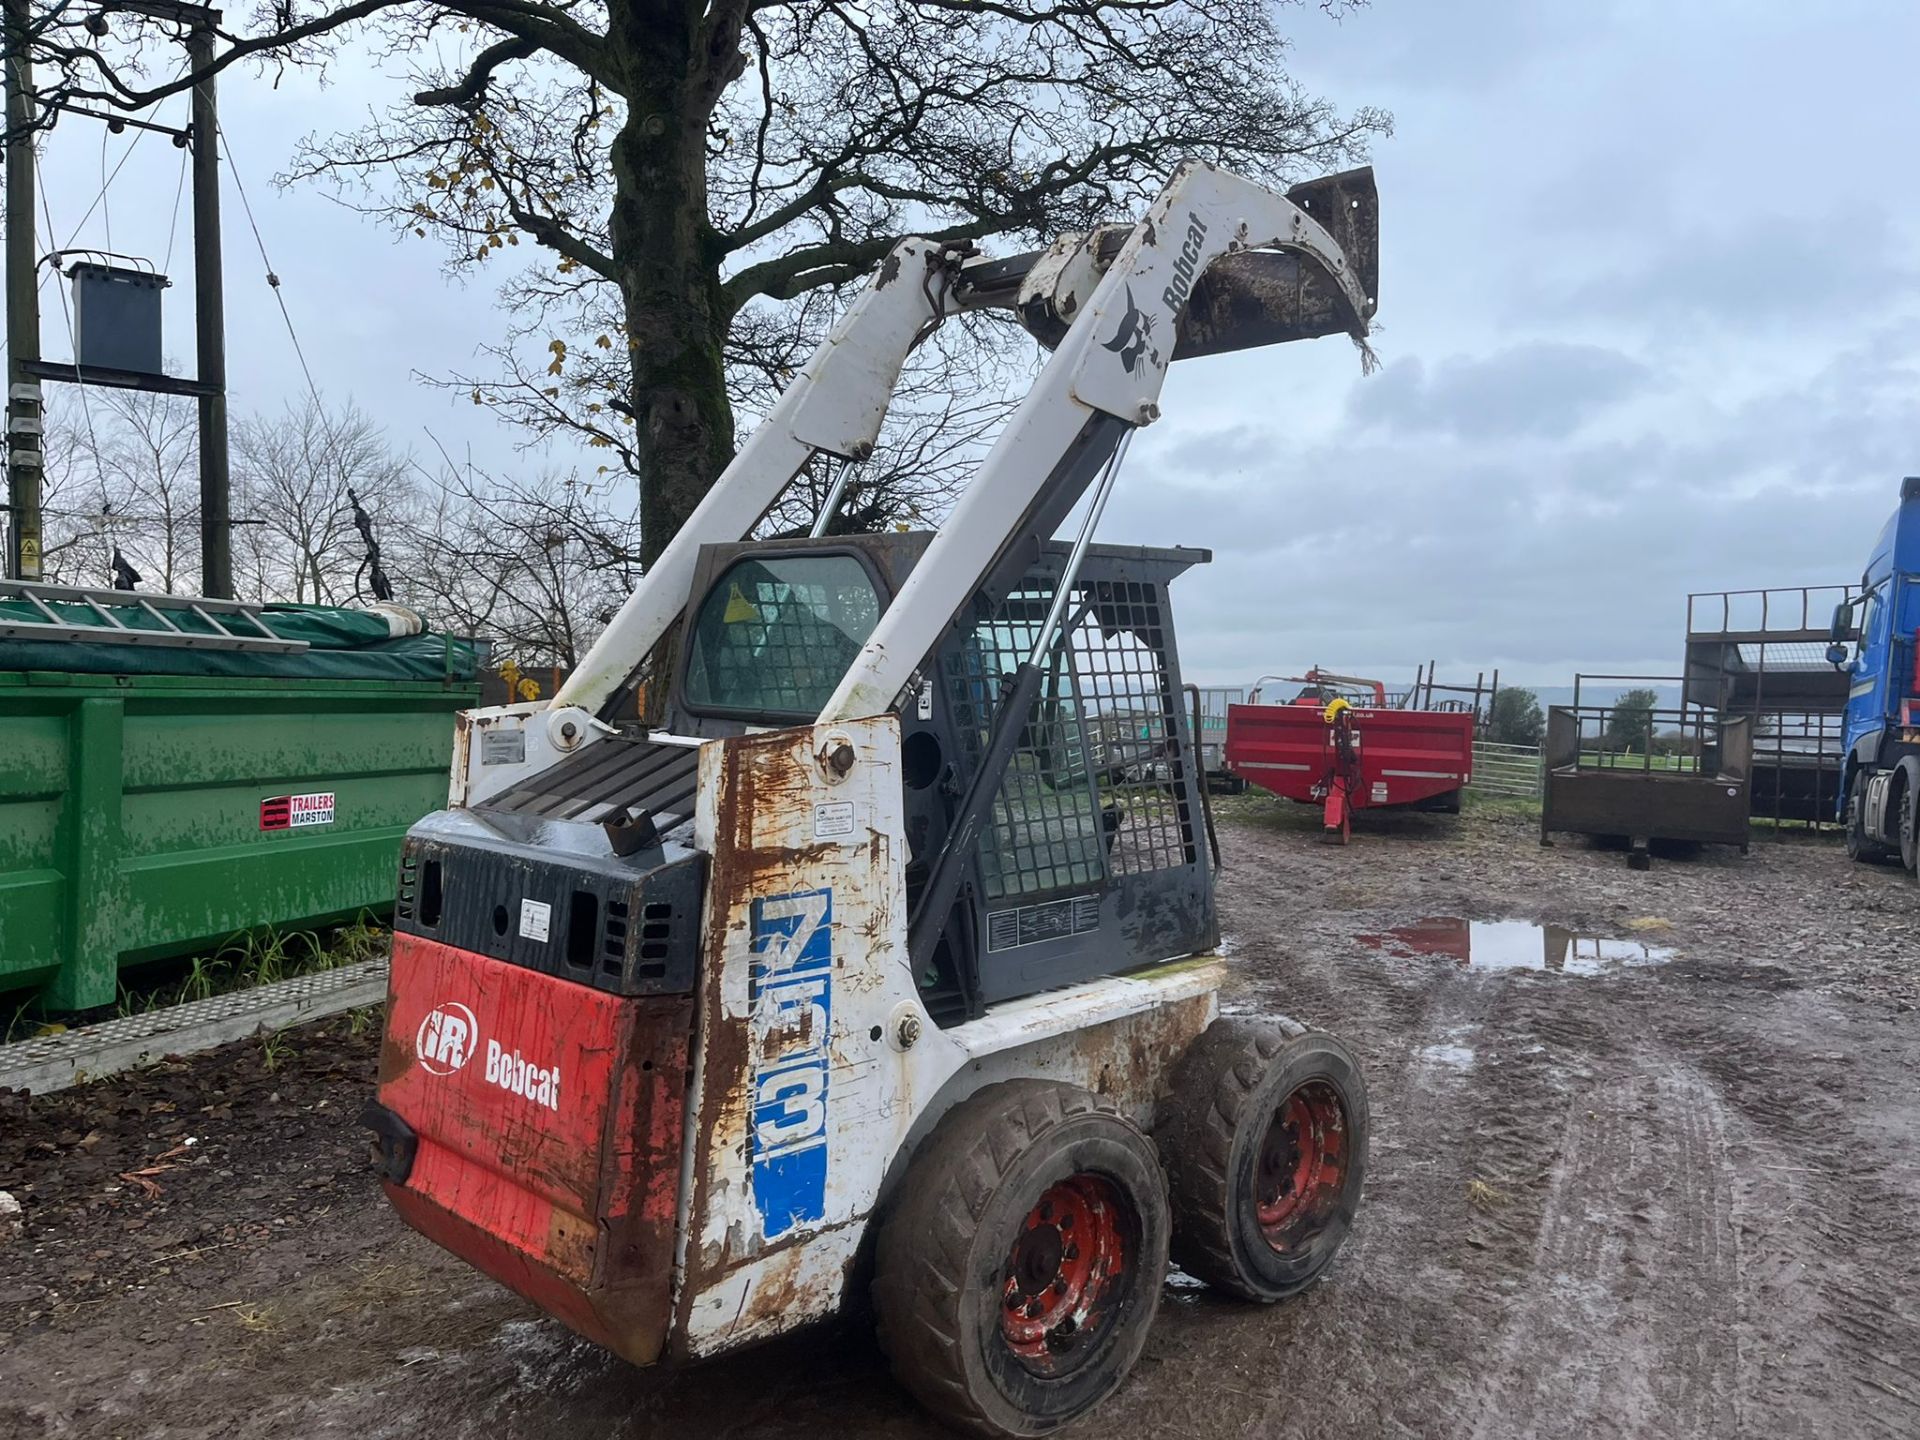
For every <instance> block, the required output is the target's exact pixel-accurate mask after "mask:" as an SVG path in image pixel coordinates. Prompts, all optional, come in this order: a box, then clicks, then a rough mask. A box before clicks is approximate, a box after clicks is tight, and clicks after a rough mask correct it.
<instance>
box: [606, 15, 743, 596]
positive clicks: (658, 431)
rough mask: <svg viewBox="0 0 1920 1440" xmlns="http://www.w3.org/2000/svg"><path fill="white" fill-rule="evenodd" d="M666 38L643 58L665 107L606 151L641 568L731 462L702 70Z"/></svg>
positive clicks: (624, 131) (631, 121) (635, 114)
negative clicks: (627, 364)
mask: <svg viewBox="0 0 1920 1440" xmlns="http://www.w3.org/2000/svg"><path fill="white" fill-rule="evenodd" d="M655 33H656V34H657V33H658V32H657V31H656V32H655ZM662 38H663V39H665V40H666V41H667V43H666V44H663V45H661V46H660V47H659V48H656V49H655V50H653V51H652V52H651V53H650V54H649V55H648V59H649V61H650V65H649V68H650V69H651V70H652V71H653V73H655V74H657V75H659V76H661V78H662V80H663V82H664V83H663V84H662V85H661V86H659V87H658V88H656V89H653V90H652V93H654V94H656V95H658V96H659V97H660V103H659V104H658V105H657V106H656V107H651V108H650V107H648V106H646V105H644V104H640V103H635V104H633V105H631V106H630V107H629V109H628V114H627V119H626V122H625V124H624V125H623V126H622V127H621V130H620V133H619V135H618V136H616V137H615V139H614V142H613V147H612V160H613V175H614V199H613V214H612V217H611V222H612V223H611V231H612V234H611V238H612V241H613V246H612V249H613V254H614V255H615V256H616V257H618V259H617V263H618V265H619V272H618V276H617V278H618V280H619V283H620V293H621V296H622V299H623V300H624V302H625V308H626V320H627V340H628V345H629V347H630V351H631V355H632V360H633V382H632V384H633V388H632V392H631V395H630V397H629V403H630V405H631V407H632V413H633V420H634V430H635V443H634V450H635V454H636V456H637V457H638V461H639V470H640V477H639V479H640V559H641V563H642V565H643V566H644V565H651V564H652V563H653V562H654V560H655V559H657V558H658V557H659V554H660V552H661V550H662V549H664V548H665V546H666V543H667V541H669V540H671V539H672V538H673V536H674V534H675V532H677V531H678V530H679V528H680V527H681V525H682V524H684V523H685V522H686V519H687V517H688V516H689V515H691V514H692V513H693V509H694V507H695V506H696V505H698V504H699V503H700V499H701V497H702V496H704V495H705V494H706V493H707V489H708V487H709V486H711V485H712V483H713V481H714V479H715V477H716V476H718V475H719V473H720V472H721V471H722V470H723V469H725V468H726V465H727V462H728V461H729V460H731V459H732V458H733V411H732V407H731V406H730V405H729V403H728V400H727V380H726V370H725V365H724V361H723V359H722V346H723V343H724V341H725V339H726V334H727V327H728V325H729V323H730V322H731V320H732V316H731V315H730V314H729V312H728V309H727V306H726V302H725V300H724V298H723V296H722V294H721V290H720V277H719V264H720V256H719V254H718V252H717V250H716V249H715V247H714V245H713V240H712V232H711V230H710V228H709V225H708V220H707V183H706V116H707V100H706V98H705V95H704V91H703V88H702V81H701V79H700V78H699V77H698V75H697V74H695V75H690V74H689V70H694V71H696V72H697V71H698V69H699V68H700V67H699V65H698V62H697V60H695V61H694V63H693V64H691V65H690V64H689V63H688V60H689V59H691V58H692V57H686V51H687V50H688V49H691V48H692V37H691V36H690V35H688V34H680V35H675V36H667V37H662ZM674 41H678V44H677V45H676V44H674V43H673V42H674ZM675 49H679V50H680V51H681V55H680V56H676V55H675V54H673V53H672V52H673V51H674V50H675ZM682 57H686V58H682ZM669 77H670V78H669Z"/></svg>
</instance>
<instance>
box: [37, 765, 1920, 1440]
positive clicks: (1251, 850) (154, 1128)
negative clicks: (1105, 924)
mask: <svg viewBox="0 0 1920 1440" xmlns="http://www.w3.org/2000/svg"><path fill="white" fill-rule="evenodd" d="M1232 809H1233V814H1232V816H1231V817H1230V818H1229V819H1228V820H1227V823H1226V825H1225V835H1224V839H1225V843H1226V851H1227V860H1228V866H1229V868H1228V871H1227V873H1226V875H1225V877H1224V879H1223V887H1222V905H1223V910H1224V915H1225V920H1226V925H1227V928H1228V931H1229V935H1230V950H1231V954H1232V957H1233V960H1234V963H1235V974H1236V979H1235V984H1234V988H1233V991H1232V993H1231V994H1230V996H1229V997H1228V1000H1229V1004H1230V1005H1231V1006H1232V1007H1233V1008H1238V1009H1250V1010H1251V1009H1261V1008H1267V1007H1271V1008H1276V1009H1280V1010H1284V1011H1287V1012H1290V1013H1292V1014H1294V1015H1297V1016H1299V1017H1300V1018H1302V1019H1305V1020H1308V1021H1310V1022H1312V1023H1314V1024H1317V1025H1320V1026H1324V1027H1326V1028H1328V1029H1332V1030H1336V1031H1338V1032H1340V1033H1342V1034H1344V1035H1346V1036H1347V1037H1349V1038H1350V1039H1351V1040H1352V1041H1353V1042H1354V1043H1355V1044H1356V1045H1357V1047H1358V1048H1359V1050H1360V1051H1361V1053H1362V1055H1363V1058H1364V1060H1365V1064H1366V1069H1367V1075H1368V1079H1369V1084H1370V1086H1371V1088H1372V1100H1373V1112H1374V1134H1373V1155H1372V1169H1371V1173H1370V1175H1369V1177H1368V1183H1367V1193H1366V1198H1365V1201H1364V1203H1363V1207H1362V1211H1361V1215H1360V1219H1359V1221H1358V1223H1357V1225H1356V1228H1355V1231H1354V1234H1353V1237H1352V1239H1351V1240H1350V1241H1349V1243H1348V1245H1347V1247H1346V1249H1345V1251H1344V1252H1343V1253H1342V1255H1341V1256H1340V1258H1339V1260H1338V1261H1337V1262H1336V1264H1335V1265H1334V1267H1333V1268H1332V1270H1331V1271H1330V1273H1329V1275H1328V1276H1327V1278H1326V1280H1325V1281H1324V1282H1323V1283H1322V1284H1321V1285H1320V1286H1319V1287H1318V1288H1316V1289H1315V1290H1313V1291H1311V1292H1309V1293H1308V1294H1306V1295H1304V1296H1302V1297H1300V1298H1299V1299H1297V1300H1294V1301H1292V1302H1289V1303H1287V1304H1285V1305H1282V1306H1280V1307H1277V1308H1274V1309H1271V1310H1258V1309H1249V1308H1246V1307H1243V1306H1240V1305H1236V1304H1230V1303H1226V1302H1223V1301H1219V1300H1216V1299H1214V1298H1213V1297H1211V1296H1210V1295H1208V1294H1206V1293H1205V1292H1202V1291H1198V1290H1196V1289H1194V1288H1192V1287H1191V1286H1184V1285H1179V1284H1176V1285H1174V1286H1171V1287H1170V1288H1169V1290H1168V1292H1167V1297H1166V1302H1165V1303H1164V1304H1163V1306H1162V1309H1161V1314H1160V1318H1159V1321H1158V1322H1157V1326H1156V1329H1155V1332H1154V1334H1153V1337H1152V1339H1151V1341H1150V1342H1149V1346H1148V1350H1147V1354H1146V1357H1145V1359H1144V1361H1143V1363H1142V1364H1141V1365H1140V1367H1139V1369H1138V1371H1137V1372H1136V1374H1135V1376H1134V1378H1133V1379H1132V1380H1131V1381H1130V1382H1129V1383H1128V1385H1127V1386H1126V1387H1125V1389H1124V1390H1123V1391H1122V1392H1121V1393H1120V1395H1119V1396H1118V1397H1117V1398H1116V1399H1115V1400H1114V1401H1113V1402H1112V1403H1111V1404H1110V1405H1109V1406H1108V1407H1107V1408H1106V1409H1105V1410H1103V1411H1102V1412H1101V1413H1100V1416H1099V1418H1098V1420H1097V1421H1096V1422H1094V1423H1093V1424H1091V1425H1089V1426H1088V1427H1086V1433H1089V1434H1109V1433H1111V1434H1126V1435H1135V1436H1142V1437H1146V1436H1191V1437H1201V1436H1205V1437H1213V1436H1261V1437H1319V1436H1326V1437H1332V1436H1370V1435H1408V1436H1449V1437H1451V1436H1477V1437H1487V1440H1504V1437H1511V1440H1525V1437H1535V1436H1567V1437H1573V1436H1580V1437H1613V1436H1619V1437H1626V1436H1635V1437H1640V1436H1646V1437H1653V1436H1661V1437H1665V1436H1722V1435H1728V1436H1731V1435H1752V1436H1756V1437H1758V1436H1765V1437H1776V1436H1833V1437H1858V1436H1907V1437H1912V1436H1915V1435H1920V1079H1917V1078H1916V1077H1920V1010H1916V1009H1915V1006H1916V1004H1920V946H1917V945H1916V944H1915V933H1916V931H1915V924H1914V920H1915V917H1916V915H1917V914H1920V891H1917V890H1916V888H1915V887H1914V886H1913V885H1912V883H1911V882H1909V881H1908V880H1906V879H1905V877H1904V876H1902V875H1901V874H1899V873H1898V872H1897V871H1891V870H1883V869H1868V868H1864V867H1855V866H1849V865H1848V864H1847V863H1846V861H1845V859H1844V858H1843V857H1842V855H1841V854H1840V853H1839V848H1838V845H1837V844H1836V843H1834V842H1832V841H1831V840H1823V841H1806V840H1792V839H1789V840H1784V841H1778V842H1776V841H1772V840H1765V839H1763V840H1759V841H1757V842H1756V843H1755V845H1754V848H1753V852H1752V854H1750V855H1749V856H1747V857H1745V858H1744V859H1743V858H1741V857H1739V856H1737V855H1735V854H1732V853H1728V852H1714V851H1707V852H1704V853H1701V854H1698V855H1695V856H1693V857H1690V858H1685V859H1676V860H1667V861H1658V860H1657V861H1656V862H1655V866H1654V868H1653V870H1652V871H1651V872H1649V873H1645V874H1640V873H1635V872H1633V871H1630V870H1629V869H1628V868H1627V866H1626V864H1625V860H1624V857H1623V856H1622V855H1620V854H1618V853H1609V852H1604V851H1594V850H1590V849H1587V848H1586V847H1585V846H1584V845H1583V844H1580V843H1571V844H1562V845H1561V846H1559V847H1557V848H1554V849H1551V850H1542V849H1541V848H1539V846H1538V845H1537V844H1536V843H1535V838H1534V832H1533V830H1532V828H1531V826H1530V824H1529V822H1528V821H1526V820H1525V819H1524V818H1522V817H1520V816H1512V815H1501V814H1488V813H1477V814H1476V813H1470V814H1468V815H1467V816H1465V817H1463V818H1461V819H1459V820H1457V821H1456V820H1449V819H1444V818H1440V817H1410V818H1408V819H1405V820H1403V821H1400V822H1398V823H1397V824H1393V825H1391V826H1390V827H1389V828H1387V829H1385V830H1384V831H1382V830H1378V829H1376V830H1375V831H1373V832H1372V833H1363V834H1361V835H1357V836H1356V837H1355V841H1354V844H1353V846H1352V848H1350V849H1348V850H1345V851H1342V850H1338V849H1333V848H1329V847H1325V846H1322V845H1320V844H1319V843H1317V842H1316V841H1315V839H1314V838H1313V837H1312V836H1311V835H1310V834H1308V833H1306V832H1305V831H1303V830H1302V829H1300V828H1299V826H1298V824H1297V822H1296V821H1295V820H1294V819H1293V818H1292V817H1290V816H1285V815H1283V814H1281V813H1280V812H1278V811H1277V810H1276V809H1275V808H1274V807H1273V806H1271V805H1268V804H1263V803H1260V802H1255V801H1246V802H1236V803H1235V804H1234V806H1233V807H1232ZM1435 916H1453V917H1463V918H1467V919H1478V920H1494V919H1503V918H1513V917H1520V918H1530V919H1536V920H1541V921H1546V922H1552V923H1555V924H1560V925H1565V926H1567V927H1569V928H1571V929H1573V930H1575V931H1577V932H1580V933H1583V934H1587V935H1598V936H1609V937H1615V938H1620V939H1626V940H1631V941H1634V942H1636V943H1638V944H1645V945H1651V946H1655V947H1661V948H1663V949H1665V950H1667V951H1668V952H1670V953H1669V954H1668V956H1667V957H1666V958H1665V963H1654V964H1647V963H1634V964H1622V965H1609V966H1603V967H1601V968H1600V971H1599V973H1597V974H1590V975H1578V974H1573V973H1567V972H1565V971H1558V972H1556V971H1547V970H1542V969H1538V968H1515V969H1484V970H1483V969H1480V968H1476V967H1474V966H1471V965H1465V964H1463V963H1462V962H1461V961H1460V959H1459V958H1458V957H1457V956H1456V955H1454V954H1450V953H1444V948H1443V953H1427V954H1422V953H1419V950H1418V948H1417V947H1416V946H1415V945H1413V944H1409V943H1405V942H1406V935H1407V934H1408V933H1411V934H1412V935H1414V936H1415V937H1416V938H1418V937H1426V939H1428V940H1430V939H1431V937H1432V935H1433V934H1434V933H1436V932H1435V930H1434V927H1430V926H1429V927H1424V928H1422V929H1419V930H1416V931H1413V932H1403V933H1402V935H1401V936H1399V937H1395V936H1393V935H1392V934H1391V932H1392V931H1393V930H1394V928H1395V927H1403V926H1405V925H1407V924H1408V923H1409V922H1414V921H1419V920H1422V919H1425V918H1427V917H1435ZM1383 934H1384V935H1386V936H1387V938H1386V939H1385V940H1382V939H1380V938H1379V937H1381V936H1382V935H1383ZM1365 937H1374V938H1371V939H1369V938H1365ZM1423 943H1425V942H1424V941H1423ZM1573 953H1574V954H1575V955H1576V956H1577V955H1578V954H1579V953H1580V952H1579V949H1578V947H1577V946H1576V947H1575V949H1574V951H1573ZM1636 953H1637V952H1636ZM1641 958H1645V957H1641ZM1652 958H1655V959H1659V958H1660V957H1659V955H1658V954H1656V955H1655V956H1654V957H1652ZM370 1030H371V1027H369V1026H367V1025H366V1024H365V1023H364V1022H363V1023H362V1024H361V1025H360V1027H359V1033H355V1030H354V1028H353V1027H351V1026H349V1024H348V1023H347V1022H345V1021H341V1022H336V1023H334V1024H332V1025H329V1026H327V1027H324V1028H315V1029H309V1030H306V1031H301V1032H295V1033H292V1034H289V1035H287V1036H285V1037H282V1039H281V1041H280V1042H279V1043H278V1044H277V1045H276V1046H275V1047H274V1048H273V1049H272V1050H271V1051H268V1050H265V1049H263V1047H262V1046H261V1045H260V1044H258V1043H257V1042H253V1043H249V1044H247V1045H243V1046H238V1047H230V1048H229V1050H228V1051H226V1052H224V1053H220V1054H216V1055H212V1056H205V1057H201V1058H200V1059H198V1060H195V1061H193V1062H190V1063H174V1064H171V1065H168V1066H164V1067H161V1068H160V1069H158V1070H156V1071H152V1072H148V1073H147V1074H145V1075H143V1076H139V1077H135V1078H132V1079H126V1080H121V1081H115V1082H108V1083H104V1084H100V1085H96V1086H93V1087H90V1088H87V1089H84V1090H79V1091H73V1092H69V1093H67V1094H64V1095H56V1096H50V1097H46V1098H44V1099H38V1100H34V1101H31V1102H25V1101H22V1100H20V1099H18V1098H17V1097H16V1098H12V1099H4V1098H0V1189H7V1190H11V1191H12V1192H14V1194H16V1195H17V1196H18V1197H19V1198H20V1199H21V1200H22V1202H23V1203H24V1205H25V1213H26V1221H27V1230H26V1233H25V1235H24V1236H23V1237H22V1238H19V1239H16V1240H13V1241H12V1242H11V1243H8V1244H5V1245H4V1247H0V1435H4V1436H7V1437H13V1436H16V1435H17V1436H29V1437H42V1436H62V1437H64V1436H88V1437H92V1436H151V1437H187V1436H227V1435H234V1434H244V1435H247V1436H249V1437H281V1436H284V1437H332V1436H341V1437H354V1440H376V1437H384V1436H394V1437H400V1436H416V1435H417V1436H428V1435H431V1436H436V1437H455V1436H468V1435H474V1436H479V1435H484V1436H486V1437H488V1440H517V1437H537V1440H552V1437H556V1436H566V1437H568V1440H576V1437H577V1440H600V1437H616V1436H654V1435H659V1436H674V1437H680V1436H687V1437H705V1436H732V1437H783V1436H803V1435H816V1434H828V1433H830V1434H839V1435H862V1436H865V1435H873V1436H885V1437H919V1436H932V1435H937V1434H939V1433H941V1432H939V1431H937V1430H935V1429H934V1428H933V1427H931V1426H930V1425H929V1424H928V1423H927V1422H926V1421H925V1420H923V1419H922V1418H921V1417H920V1416H919V1415H917V1414H916V1412H915V1411H914V1410H913V1408H912V1407H911V1406H910V1405H909V1404H908V1403H907V1402H906V1401H905V1400H904V1399H903V1398H902V1396H901V1394H900V1392H899V1391H897V1390H896V1389H895V1388H894V1387H893V1385H892V1383H891V1381H890V1380H889V1379H888V1377H887V1374H886V1371H885V1369H884V1366H883V1365H882V1363H881V1362H880V1361H879V1359H878V1358H877V1356H876V1354H875V1351H874V1349H873V1347H872V1345H871V1343H870V1342H869V1341H868V1340H867V1339H866V1338H865V1337H864V1336H863V1335H861V1334H858V1333H855V1332H852V1331H849V1330H844V1329H841V1330H834V1329H829V1330H826V1331H822V1332H818V1333H815V1334H811V1335H808V1336H805V1337H802V1338H799V1339H796V1340H794V1341H791V1342H787V1343H783V1344H781V1345H778V1346H776V1347H773V1348H771V1349H768V1350H763V1351H760V1352H756V1353H753V1354H751V1355H748V1356H744V1357H740V1358H738V1359H735V1360H732V1361H728V1362H723V1363H720V1364H717V1365H713V1366H709V1367H707V1368H704V1369H698V1370H691V1371H687V1372H684V1373H679V1374H669V1373H646V1372H639V1371H635V1370H632V1369H630V1368H628V1367H626V1366H624V1365H622V1364H620V1363H619V1362H617V1361H614V1360H612V1359H610V1358H608V1357H606V1356H605V1355H603V1354H602V1353H601V1352H599V1351H597V1350H595V1349H594V1348H592V1347H591V1346H588V1345H586V1344H583V1343H580V1342H577V1341H574V1340H573V1339H571V1338H570V1337H569V1336H568V1334H567V1333H566V1332H565V1331H564V1330H562V1329H561V1328H560V1327H558V1326H557V1325H555V1324H553V1323H551V1322H549V1321H546V1320H544V1319H542V1318H540V1317H539V1316H537V1315H536V1314H534V1313H533V1312H532V1311H531V1310H529V1308H528V1307H526V1306H525V1305H523V1304H521V1303H520V1302H519V1301H517V1300H515V1299H514V1298H513V1297H512V1296H510V1295H509V1294H507V1293H506V1292H505V1291H503V1290H501V1289H500V1288H498V1287H497V1286H495V1285H493V1284H492V1283H491V1282H489V1281H487V1280H485V1279H482V1278H480V1277H479V1276H477V1275H475V1274H474V1273H472V1272H471V1271H469V1270H467V1269H466V1268H465V1267H464V1266H463V1265H461V1264H460V1263H458V1262H456V1261H454V1260H452V1259H450V1258H447V1257H445V1256H443V1255H442V1254H441V1253H440V1252H439V1251H437V1250H435V1249H434V1248H433V1247H432V1246H431V1245H429V1244H427V1243H426V1242H424V1241H422V1240H420V1239H419V1238H418V1237H416V1236H414V1235H412V1234H411V1233H409V1232H407V1231H405V1230H404V1229H403V1228H402V1227H401V1226H400V1225H399V1223H398V1222H397V1221H396V1220H395V1219H394V1218H393V1217H392V1216H391V1215H390V1214H389V1213H388V1211H387V1209H386V1208H385V1205H384V1203H383V1202H382V1201H381V1200H380V1199H379V1197H378V1196H377V1194H376V1192H375V1189H374V1186H373V1184H372V1182H371V1180H370V1179H369V1178H368V1175H367V1171H366V1167H365V1159H364V1155H365V1144H364V1140H363V1138H362V1135H361V1134H360V1133H358V1132H356V1130H355V1129H354V1127H353V1125H352V1119H353V1116H354V1114H355V1112H356V1111H357V1109H358V1105H359V1102H360V1100H361V1099H362V1098H363V1096H364V1094H365V1089H366V1084H367V1076H368V1075H369V1074H370V1072H371V1069H372V1055H373V1037H372V1035H371V1033H370ZM189 1139H191V1141H192V1142H193V1143H191V1144H189V1143H188V1141H189Z"/></svg>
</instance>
